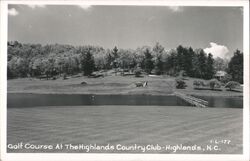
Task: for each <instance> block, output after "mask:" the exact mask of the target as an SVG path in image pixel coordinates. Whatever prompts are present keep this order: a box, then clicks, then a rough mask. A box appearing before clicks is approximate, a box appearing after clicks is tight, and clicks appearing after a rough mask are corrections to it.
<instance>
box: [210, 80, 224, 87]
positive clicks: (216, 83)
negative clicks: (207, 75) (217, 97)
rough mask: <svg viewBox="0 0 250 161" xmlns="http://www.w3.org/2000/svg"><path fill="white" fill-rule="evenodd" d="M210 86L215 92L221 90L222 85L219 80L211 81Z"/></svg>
mask: <svg viewBox="0 0 250 161" xmlns="http://www.w3.org/2000/svg"><path fill="white" fill-rule="evenodd" d="M209 86H210V88H211V89H212V90H214V89H215V88H220V87H221V84H220V82H219V81H218V80H217V79H211V80H210V81H209Z"/></svg>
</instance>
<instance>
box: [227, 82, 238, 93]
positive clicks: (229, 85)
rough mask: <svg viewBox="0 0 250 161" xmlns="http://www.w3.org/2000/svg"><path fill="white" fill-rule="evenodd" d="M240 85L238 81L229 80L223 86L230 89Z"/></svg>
mask: <svg viewBox="0 0 250 161" xmlns="http://www.w3.org/2000/svg"><path fill="white" fill-rule="evenodd" d="M237 86H240V83H239V82H235V81H230V82H228V83H227V84H226V85H225V88H229V90H230V91H231V90H232V89H233V88H235V87H237Z"/></svg>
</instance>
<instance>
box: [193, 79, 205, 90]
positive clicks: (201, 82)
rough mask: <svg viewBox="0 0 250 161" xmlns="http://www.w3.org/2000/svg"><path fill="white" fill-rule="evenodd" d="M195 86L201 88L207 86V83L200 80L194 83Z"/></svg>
mask: <svg viewBox="0 0 250 161" xmlns="http://www.w3.org/2000/svg"><path fill="white" fill-rule="evenodd" d="M193 85H194V86H195V87H198V88H199V87H200V86H202V87H203V86H205V83H204V82H203V81H200V80H195V81H194V82H193Z"/></svg>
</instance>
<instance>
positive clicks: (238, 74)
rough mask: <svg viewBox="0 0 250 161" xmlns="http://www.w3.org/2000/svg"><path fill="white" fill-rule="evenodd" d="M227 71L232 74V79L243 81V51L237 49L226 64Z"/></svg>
mask: <svg viewBox="0 0 250 161" xmlns="http://www.w3.org/2000/svg"><path fill="white" fill-rule="evenodd" d="M228 73H229V74H231V75H232V80H233V81H237V82H239V83H243V53H242V52H241V51H240V50H238V49H237V50H236V51H235V52H234V56H233V57H232V58H231V60H230V62H229V64H228Z"/></svg>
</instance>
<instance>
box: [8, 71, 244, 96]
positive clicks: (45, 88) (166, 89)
mask: <svg viewBox="0 0 250 161" xmlns="http://www.w3.org/2000/svg"><path fill="white" fill-rule="evenodd" d="M194 80H200V79H196V78H189V77H187V78H186V80H185V82H186V84H187V87H186V88H185V89H176V87H175V77H170V76H167V75H163V76H159V77H149V76H147V75H144V76H143V77H140V78H135V77H134V76H120V75H116V76H115V75H110V76H105V77H103V78H88V77H84V76H81V77H77V78H73V77H71V78H69V79H67V80H63V79H62V78H58V79H57V80H39V79H35V78H20V79H12V80H8V89H7V90H8V93H38V94H42V93H43V94H50V93H57V94H131V95H133V94H147V95H169V94H174V92H175V91H177V92H181V93H185V94H190V95H197V96H219V97H221V96H226V97H242V96H243V93H242V92H235V91H227V89H225V88H224V87H222V88H221V90H222V91H216V90H196V89H194V87H193V81H194ZM144 81H148V86H147V87H139V88H136V86H135V83H136V82H144ZM202 81H204V80H202ZM81 82H86V83H87V84H85V85H82V84H81ZM204 82H208V81H204Z"/></svg>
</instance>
